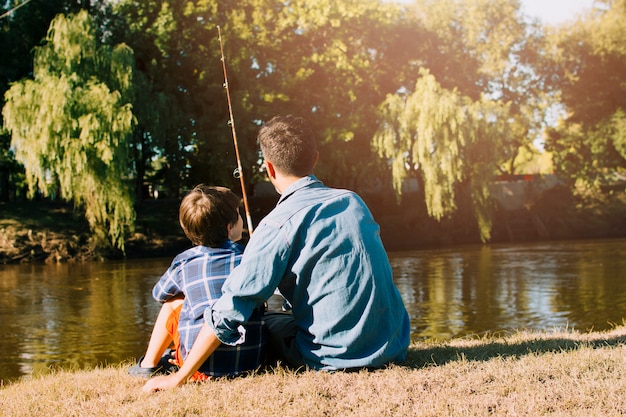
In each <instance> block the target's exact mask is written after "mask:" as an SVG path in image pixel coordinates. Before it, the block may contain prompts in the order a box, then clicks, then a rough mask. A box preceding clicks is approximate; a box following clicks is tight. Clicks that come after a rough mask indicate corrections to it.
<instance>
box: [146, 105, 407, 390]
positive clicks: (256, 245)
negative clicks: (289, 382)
mask: <svg viewBox="0 0 626 417" xmlns="http://www.w3.org/2000/svg"><path fill="white" fill-rule="evenodd" d="M258 139H259V144H260V146H261V151H262V152H263V157H264V159H265V166H266V168H267V174H268V176H269V178H270V181H271V182H272V184H273V185H274V187H275V188H276V190H277V191H278V192H279V193H280V194H281V197H280V199H279V201H278V204H277V205H276V207H275V208H274V209H273V210H272V212H270V213H269V214H268V215H267V216H266V217H265V218H264V219H263V220H262V221H261V223H260V224H259V225H258V227H257V228H256V230H255V232H254V234H253V235H252V236H251V238H250V241H249V242H248V245H247V247H246V249H245V251H244V255H243V259H242V261H241V263H240V265H239V266H238V267H237V268H235V269H234V270H233V271H232V272H231V274H230V275H229V277H228V279H227V280H226V283H225V284H224V287H223V289H222V291H223V295H222V297H221V298H220V299H219V300H218V301H216V302H215V304H214V305H213V306H212V308H211V309H210V311H209V309H207V311H206V312H205V314H204V317H205V323H204V325H203V328H202V330H201V331H200V334H199V335H198V339H196V342H195V344H194V346H193V348H192V350H191V352H190V353H189V355H188V357H187V359H186V361H185V363H184V365H183V366H182V367H181V368H180V370H179V371H178V372H177V373H175V374H172V375H168V376H166V377H157V378H154V379H152V380H150V381H148V383H146V385H145V387H144V390H146V391H153V390H158V389H165V388H171V387H174V386H178V385H181V384H183V383H184V382H185V381H186V380H187V379H188V378H189V377H190V376H191V375H192V374H193V372H194V371H195V369H194V365H195V364H200V363H202V362H203V361H204V360H205V359H206V358H207V357H208V356H210V354H211V353H212V351H213V350H215V349H216V348H217V347H218V346H219V345H220V344H221V343H225V344H229V345H237V344H239V343H242V342H243V341H244V340H245V331H244V329H243V327H242V324H243V323H245V322H246V320H247V319H248V317H249V316H250V314H252V312H253V311H254V310H255V309H256V308H258V306H259V305H261V304H262V303H263V302H265V300H267V299H268V298H269V297H270V296H271V295H272V294H273V293H274V291H275V290H276V288H278V289H279V290H280V292H281V294H283V296H284V297H285V298H286V299H287V301H289V303H290V304H291V305H292V307H293V309H292V314H291V315H276V314H270V315H267V316H266V323H267V325H268V328H269V331H270V344H269V347H268V349H269V350H273V352H272V353H273V354H275V355H278V356H279V357H280V358H281V359H282V360H284V361H285V362H287V363H288V364H289V365H291V366H295V367H299V366H305V367H308V368H312V369H323V370H338V369H358V368H364V367H365V368H378V367H382V366H385V365H386V364H389V363H392V362H398V361H402V360H404V358H405V356H406V351H407V348H408V345H409V332H410V323H409V316H408V313H407V311H406V309H405V307H404V304H403V302H402V298H401V297H400V293H399V292H398V290H397V288H396V287H395V285H394V283H393V281H392V272H391V266H390V264H389V260H388V258H387V254H386V252H385V249H384V247H383V244H382V242H381V240H380V235H379V226H378V224H376V222H375V221H374V219H373V217H372V215H371V213H370V211H369V209H368V208H367V206H366V205H365V203H364V202H363V201H362V200H361V198H360V197H358V196H357V195H356V194H355V193H353V192H351V191H348V190H338V189H333V188H329V187H326V186H325V185H324V184H322V183H321V182H320V181H319V180H318V179H317V178H316V177H315V176H314V175H313V169H314V167H315V165H316V163H317V159H318V156H319V154H318V152H317V149H316V146H315V139H314V137H313V134H312V132H311V130H310V128H309V127H308V126H307V124H306V122H305V121H304V119H302V118H298V117H294V116H282V117H281V116H277V117H275V118H273V119H272V120H270V121H269V122H268V123H266V124H265V125H264V126H263V127H262V128H261V130H260V132H259V137H258ZM192 364H194V365H192Z"/></svg>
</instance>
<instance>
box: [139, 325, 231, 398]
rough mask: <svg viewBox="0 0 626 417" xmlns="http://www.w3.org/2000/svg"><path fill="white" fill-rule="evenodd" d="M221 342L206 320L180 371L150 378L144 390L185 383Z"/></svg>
mask: <svg viewBox="0 0 626 417" xmlns="http://www.w3.org/2000/svg"><path fill="white" fill-rule="evenodd" d="M221 344H222V342H220V340H219V339H218V338H217V336H215V333H213V331H212V330H211V329H210V328H209V325H208V324H207V323H206V321H205V322H204V323H203V324H202V328H201V329H200V333H198V337H197V338H196V341H195V342H194V344H193V346H192V347H191V350H190V351H189V355H187V358H186V359H185V362H184V363H183V366H181V368H180V369H179V370H178V372H176V373H173V374H170V375H163V376H158V377H155V378H152V379H149V380H148V382H146V384H145V385H144V386H143V391H145V392H153V391H161V390H166V389H171V388H176V387H179V386H181V385H183V384H184V383H185V382H187V380H188V379H189V378H191V376H192V375H193V374H194V373H195V372H196V371H197V370H198V369H199V368H200V366H201V365H202V364H203V363H204V361H206V360H207V359H208V358H209V356H211V354H213V352H215V349H217V348H218V347H219V346H220V345H221Z"/></svg>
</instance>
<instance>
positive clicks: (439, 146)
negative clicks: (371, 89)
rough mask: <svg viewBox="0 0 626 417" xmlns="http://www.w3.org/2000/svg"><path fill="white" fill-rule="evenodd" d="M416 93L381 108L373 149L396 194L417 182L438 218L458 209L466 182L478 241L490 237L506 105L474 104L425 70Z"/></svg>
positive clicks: (397, 97) (395, 96) (389, 98)
mask: <svg viewBox="0 0 626 417" xmlns="http://www.w3.org/2000/svg"><path fill="white" fill-rule="evenodd" d="M421 74H422V77H421V78H420V79H419V80H418V81H417V83H416V85H415V88H414V91H413V92H412V93H408V94H392V95H389V96H387V99H386V100H385V101H384V103H383V104H382V105H381V106H380V116H379V119H380V127H379V129H378V131H377V132H376V135H375V136H374V138H373V146H374V148H375V149H376V150H377V151H378V154H379V155H380V157H381V158H385V159H388V160H390V161H391V162H390V163H391V167H392V173H393V186H394V189H395V190H396V193H397V194H398V196H400V197H401V195H402V186H403V183H404V180H405V179H406V178H410V177H414V178H417V179H418V181H419V184H420V189H421V190H423V191H422V192H423V195H424V198H425V201H426V208H427V210H428V214H429V215H430V216H431V217H434V218H436V219H437V220H440V219H442V218H443V217H445V216H447V215H450V214H452V213H453V212H454V211H455V210H456V208H457V204H456V198H457V189H458V187H459V185H461V184H463V183H467V184H468V186H469V189H470V195H471V199H472V202H473V205H474V213H475V216H476V219H477V221H478V225H479V230H480V237H481V239H482V240H483V241H488V240H489V239H490V237H491V224H492V223H491V200H490V198H489V197H490V196H489V184H490V183H491V182H492V180H493V176H494V173H495V172H496V169H497V166H496V161H497V160H498V156H499V155H498V151H499V149H501V141H502V138H503V137H506V123H503V122H502V120H503V115H506V114H507V112H508V109H507V106H506V105H501V104H500V103H498V102H495V101H489V100H479V101H473V100H472V99H470V98H469V97H467V96H463V95H461V94H460V93H459V92H458V91H457V90H447V89H445V88H443V87H442V86H441V85H440V84H439V83H438V82H437V81H436V80H435V77H434V76H433V75H431V74H430V73H429V72H428V71H427V70H422V72H421Z"/></svg>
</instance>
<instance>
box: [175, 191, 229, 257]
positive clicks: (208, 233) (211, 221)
mask: <svg viewBox="0 0 626 417" xmlns="http://www.w3.org/2000/svg"><path fill="white" fill-rule="evenodd" d="M178 220H179V222H180V226H181V227H182V228H183V231H184V232H185V236H187V237H188V238H189V240H191V242H192V243H193V244H194V245H202V246H208V247H220V246H222V245H223V244H224V242H226V240H228V228H227V226H228V225H233V224H235V223H237V221H238V220H239V197H237V195H236V194H235V193H233V192H232V191H230V190H229V189H228V188H226V187H212V186H207V185H204V184H200V185H198V186H196V187H195V188H194V189H193V190H191V191H190V192H189V193H188V194H187V195H186V196H185V198H183V201H182V202H181V203H180V209H179V212H178Z"/></svg>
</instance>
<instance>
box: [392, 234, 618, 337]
mask: <svg viewBox="0 0 626 417" xmlns="http://www.w3.org/2000/svg"><path fill="white" fill-rule="evenodd" d="M390 258H391V262H392V266H393V268H394V275H395V279H396V283H397V285H398V287H399V288H400V291H401V293H402V295H403V298H404V300H405V302H406V304H407V308H408V309H409V312H410V314H411V318H412V327H413V328H412V337H413V339H414V340H419V339H426V338H432V339H448V338H452V337H458V336H464V335H468V334H483V333H494V332H499V331H509V330H514V329H538V330H545V329H551V328H565V327H570V328H576V329H580V330H587V329H596V330H603V329H607V328H610V327H611V326H612V325H613V324H615V323H616V324H621V323H622V321H623V318H624V317H626V276H624V272H623V271H626V241H625V240H607V241H584V242H552V243H540V244H527V245H517V246H511V245H509V246H497V245H492V246H475V247H465V248H452V249H442V250H433V251H420V252H406V253H392V254H390Z"/></svg>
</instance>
